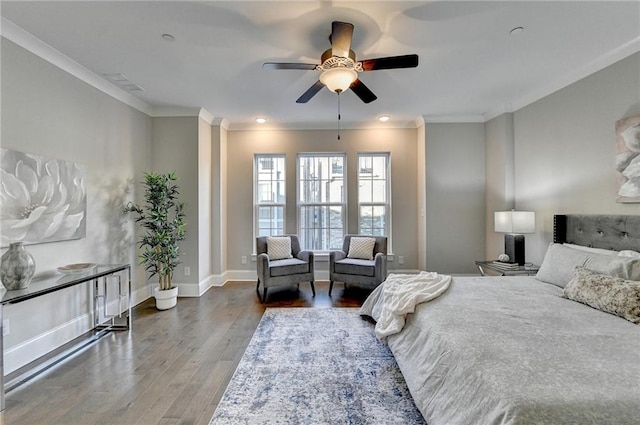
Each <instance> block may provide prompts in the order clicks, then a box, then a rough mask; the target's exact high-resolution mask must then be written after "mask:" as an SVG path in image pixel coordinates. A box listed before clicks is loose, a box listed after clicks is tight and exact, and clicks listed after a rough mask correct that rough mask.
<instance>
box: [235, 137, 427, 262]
mask: <svg viewBox="0 0 640 425" xmlns="http://www.w3.org/2000/svg"><path fill="white" fill-rule="evenodd" d="M227 137H228V146H227V161H226V162H227V164H229V167H228V171H227V173H228V175H227V187H228V188H229V193H228V195H227V196H228V208H227V212H228V232H229V238H228V243H227V248H228V258H227V265H228V269H229V270H255V263H249V264H247V265H243V264H241V257H242V256H250V255H251V254H252V253H253V251H254V244H255V241H254V240H253V236H252V235H253V233H252V223H253V158H254V154H256V153H284V154H286V167H287V217H286V223H285V226H286V231H287V232H291V233H296V232H297V230H296V227H297V222H296V214H297V213H296V196H295V194H296V155H297V153H298V152H346V154H347V187H348V194H347V198H348V223H347V226H348V229H347V230H348V232H352V233H356V232H357V229H358V222H357V195H356V194H357V176H356V169H357V167H356V163H357V154H358V152H390V153H391V183H392V208H393V217H392V226H393V251H394V253H395V254H396V256H398V255H403V256H404V257H405V264H403V265H398V264H397V260H396V261H395V262H393V263H390V264H389V268H391V269H393V268H400V269H417V268H418V252H417V246H418V242H417V237H418V235H417V232H416V228H417V210H418V207H417V199H416V198H417V197H416V178H417V161H416V156H417V134H416V129H375V130H374V129H371V130H343V131H342V132H341V140H340V141H338V140H337V138H336V132H335V131H333V130H316V131H313V130H289V131H285V130H283V131H276V130H265V131H229V132H228V133H227ZM396 259H397V257H396ZM320 268H322V265H320Z"/></svg>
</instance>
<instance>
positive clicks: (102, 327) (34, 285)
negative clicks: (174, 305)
mask: <svg viewBox="0 0 640 425" xmlns="http://www.w3.org/2000/svg"><path fill="white" fill-rule="evenodd" d="M123 275H124V276H123ZM123 277H125V279H124V282H123ZM109 278H113V279H117V288H118V289H117V291H118V293H117V295H115V297H114V301H116V302H117V305H118V308H117V312H118V313H117V314H114V315H107V303H108V302H110V301H109V297H108V296H107V295H108V291H109V285H108V279H109ZM86 282H93V284H91V285H89V286H90V287H91V301H90V302H91V303H92V304H93V328H92V329H91V330H90V332H93V337H92V338H91V340H90V341H89V343H91V342H95V341H97V340H98V339H99V338H100V337H101V336H104V335H106V334H107V333H108V332H111V331H118V330H129V329H131V266H130V265H129V264H106V265H103V264H101V265H97V266H95V267H93V268H91V269H89V270H87V271H86V272H84V273H80V274H69V275H62V276H61V275H60V274H56V275H55V276H47V277H41V278H36V279H33V280H32V281H31V284H30V285H29V286H28V287H27V288H26V289H20V290H17V291H7V290H4V289H2V290H1V291H0V335H1V332H2V331H3V329H2V320H3V307H4V306H5V305H9V304H17V303H21V302H23V301H27V300H30V299H32V298H36V297H41V296H43V295H47V294H50V293H52V292H56V291H59V290H61V289H65V288H69V287H72V286H75V285H79V284H82V283H86ZM101 282H102V285H100V283H101ZM101 289H102V290H101ZM123 304H124V306H123ZM100 307H102V311H103V314H102V318H101V316H100V314H99V313H100ZM123 307H124V308H123ZM89 343H85V344H82V346H80V347H77V348H75V349H73V350H69V351H68V352H65V353H62V354H61V355H59V356H56V357H54V358H53V359H51V360H48V361H47V362H45V363H44V364H43V365H40V366H39V367H38V369H37V370H36V371H34V372H31V373H28V374H26V375H21V376H19V377H17V378H16V379H14V380H13V381H12V382H11V383H8V384H7V387H6V388H5V383H4V344H3V337H2V336H0V351H1V352H2V353H3V354H2V356H0V411H1V410H4V394H5V390H6V391H10V390H11V389H13V388H15V387H17V386H18V385H20V384H22V383H24V382H25V381H27V380H28V379H30V378H32V377H33V376H35V375H37V374H38V373H41V372H43V371H45V370H46V369H48V368H50V367H51V366H53V365H55V364H57V363H59V362H61V361H62V360H64V359H65V358H67V357H69V356H70V355H72V354H74V353H76V352H78V351H79V350H80V349H82V348H84V347H85V346H86V345H88V344H89Z"/></svg>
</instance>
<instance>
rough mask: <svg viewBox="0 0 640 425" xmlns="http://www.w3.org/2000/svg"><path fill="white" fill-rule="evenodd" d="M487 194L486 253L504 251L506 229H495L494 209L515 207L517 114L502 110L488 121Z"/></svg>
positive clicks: (490, 256) (491, 256)
mask: <svg viewBox="0 0 640 425" xmlns="http://www.w3.org/2000/svg"><path fill="white" fill-rule="evenodd" d="M484 134H485V142H486V147H485V148H486V170H487V172H486V178H487V184H486V197H485V202H486V206H485V211H486V220H485V234H486V241H485V257H484V258H487V259H491V258H498V255H499V254H502V253H503V252H504V233H496V232H495V231H494V220H493V213H494V212H496V211H508V210H511V209H514V208H515V205H514V200H515V192H514V191H515V187H514V179H515V174H514V173H515V170H514V160H515V158H514V151H513V114H502V115H500V116H498V117H496V118H494V119H492V120H490V121H488V122H486V123H485V127H484Z"/></svg>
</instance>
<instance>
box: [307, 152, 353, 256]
mask: <svg viewBox="0 0 640 425" xmlns="http://www.w3.org/2000/svg"><path fill="white" fill-rule="evenodd" d="M332 156H333V157H335V156H339V157H342V179H343V180H342V182H343V183H342V199H343V201H342V202H341V203H337V202H331V203H318V202H312V203H305V204H302V203H301V202H300V183H301V180H300V158H309V157H312V158H313V157H327V158H329V157H332ZM347 169H348V167H347V153H346V152H298V153H297V154H296V222H297V232H298V235H299V237H300V238H301V239H302V237H301V235H302V228H301V224H302V220H301V216H302V214H301V212H302V206H323V207H325V206H326V207H332V206H340V207H342V208H343V211H344V216H343V220H342V222H343V223H344V224H343V228H342V234H343V238H344V235H346V234H347V229H349V223H348V219H349V190H348V187H347V184H348V178H347ZM301 243H302V241H301ZM301 248H302V249H307V248H305V247H304V246H301ZM312 251H313V252H314V253H315V254H318V255H319V257H320V258H322V257H323V256H324V255H327V256H328V255H329V252H330V251H331V250H329V249H327V250H319V249H314V250H312Z"/></svg>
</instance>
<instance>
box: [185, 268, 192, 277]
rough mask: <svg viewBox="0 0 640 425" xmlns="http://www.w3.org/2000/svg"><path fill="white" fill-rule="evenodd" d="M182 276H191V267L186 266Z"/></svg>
mask: <svg viewBox="0 0 640 425" xmlns="http://www.w3.org/2000/svg"><path fill="white" fill-rule="evenodd" d="M184 275H185V276H191V267H189V266H186V267H185V268H184Z"/></svg>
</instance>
